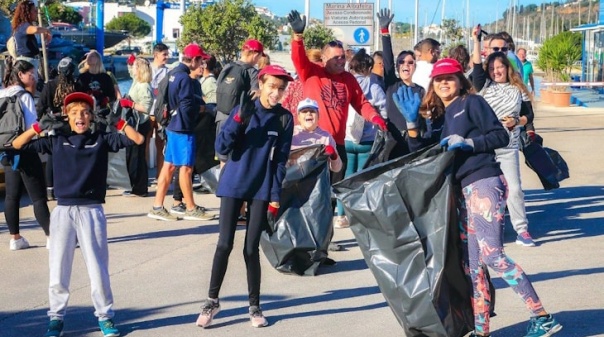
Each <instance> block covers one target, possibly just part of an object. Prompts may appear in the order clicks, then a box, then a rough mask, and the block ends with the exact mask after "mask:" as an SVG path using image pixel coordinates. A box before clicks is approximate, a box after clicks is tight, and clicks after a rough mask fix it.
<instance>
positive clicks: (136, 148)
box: [126, 121, 151, 195]
mask: <svg viewBox="0 0 604 337" xmlns="http://www.w3.org/2000/svg"><path fill="white" fill-rule="evenodd" d="M149 130H151V121H146V122H144V123H142V124H140V125H139V126H138V132H139V133H140V134H141V135H146V134H147V133H148V132H149ZM146 149H147V138H145V142H144V143H143V144H141V145H137V144H134V145H129V146H127V147H126V167H127V168H128V177H129V178H130V187H131V190H132V193H133V194H136V195H144V194H147V192H148V191H149V190H148V188H147V186H148V184H149V171H148V169H147V159H146V158H145V151H146Z"/></svg>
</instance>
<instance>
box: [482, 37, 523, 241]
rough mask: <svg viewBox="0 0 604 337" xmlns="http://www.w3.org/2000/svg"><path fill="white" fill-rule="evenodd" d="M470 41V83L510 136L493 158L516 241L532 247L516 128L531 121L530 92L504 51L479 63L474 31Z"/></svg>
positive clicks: (517, 130) (518, 137)
mask: <svg viewBox="0 0 604 337" xmlns="http://www.w3.org/2000/svg"><path fill="white" fill-rule="evenodd" d="M475 30H476V29H475ZM474 44H475V46H474V54H473V55H472V61H473V62H474V72H473V73H472V81H473V84H474V87H475V88H476V90H477V91H478V92H479V94H480V95H481V96H483V97H484V99H485V100H486V101H487V103H489V105H490V106H491V108H492V109H493V111H495V114H496V115H497V118H498V119H499V120H500V121H501V124H503V126H504V127H505V129H506V130H507V131H508V134H509V137H510V141H509V143H508V144H507V146H505V147H502V148H500V149H497V150H495V155H496V156H495V158H496V160H497V162H499V163H500V164H501V170H502V171H503V174H504V175H505V179H506V180H507V183H508V188H509V194H508V201H507V206H508V211H509V215H510V221H511V223H512V226H513V227H514V230H515V231H516V233H517V234H518V236H517V237H516V244H518V245H521V246H525V247H533V246H535V242H534V241H533V238H532V237H531V235H530V234H529V232H528V219H527V216H526V207H525V205H524V192H523V191H522V182H521V180H520V154H519V151H520V150H519V144H520V128H521V126H523V125H526V124H527V123H531V122H532V120H533V116H534V114H533V107H532V104H531V99H530V93H529V91H528V89H527V88H526V86H525V85H524V82H523V81H522V77H521V76H520V75H519V74H518V72H516V70H514V67H513V66H512V64H511V63H510V60H509V59H508V56H507V55H506V54H505V53H503V52H495V53H492V54H490V55H489V56H488V58H487V61H486V62H485V64H484V66H483V64H482V62H481V60H480V56H479V55H478V52H479V51H480V41H479V40H478V38H477V37H476V34H475V37H474Z"/></svg>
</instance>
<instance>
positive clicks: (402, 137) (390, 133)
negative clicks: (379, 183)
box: [363, 121, 410, 169]
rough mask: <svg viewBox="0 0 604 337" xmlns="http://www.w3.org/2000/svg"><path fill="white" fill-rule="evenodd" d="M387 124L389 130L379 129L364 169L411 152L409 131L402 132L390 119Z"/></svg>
mask: <svg viewBox="0 0 604 337" xmlns="http://www.w3.org/2000/svg"><path fill="white" fill-rule="evenodd" d="M386 126H387V128H388V130H387V131H385V132H384V131H382V130H378V131H377V133H376V135H375V140H374V141H373V146H372V147H371V151H370V152H369V159H367V161H366V162H365V165H364V166H363V169H366V168H368V167H371V166H373V165H377V164H381V163H383V162H386V161H388V160H391V159H395V158H399V157H402V156H404V155H407V154H409V153H410V150H409V145H408V144H407V140H406V137H407V133H406V132H404V133H401V132H400V131H399V130H398V129H397V128H396V126H394V124H392V123H391V122H390V121H387V122H386Z"/></svg>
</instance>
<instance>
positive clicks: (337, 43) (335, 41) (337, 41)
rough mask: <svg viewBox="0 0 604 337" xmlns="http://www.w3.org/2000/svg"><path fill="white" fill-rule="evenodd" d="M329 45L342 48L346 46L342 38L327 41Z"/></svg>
mask: <svg viewBox="0 0 604 337" xmlns="http://www.w3.org/2000/svg"><path fill="white" fill-rule="evenodd" d="M327 45H328V46H330V47H340V48H344V44H343V43H342V41H340V40H333V41H330V42H328V43H327Z"/></svg>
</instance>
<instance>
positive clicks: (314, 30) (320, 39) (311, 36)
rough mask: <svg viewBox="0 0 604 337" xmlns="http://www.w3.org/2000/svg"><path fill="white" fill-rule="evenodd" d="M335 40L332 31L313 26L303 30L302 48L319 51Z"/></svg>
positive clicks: (323, 27)
mask: <svg viewBox="0 0 604 337" xmlns="http://www.w3.org/2000/svg"><path fill="white" fill-rule="evenodd" d="M335 39H336V37H335V35H334V34H333V30H331V28H327V27H325V26H323V25H313V26H310V27H308V28H306V30H304V46H305V47H306V48H307V49H310V48H317V49H321V48H323V46H324V45H326V44H327V43H329V42H330V41H333V40H335Z"/></svg>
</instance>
